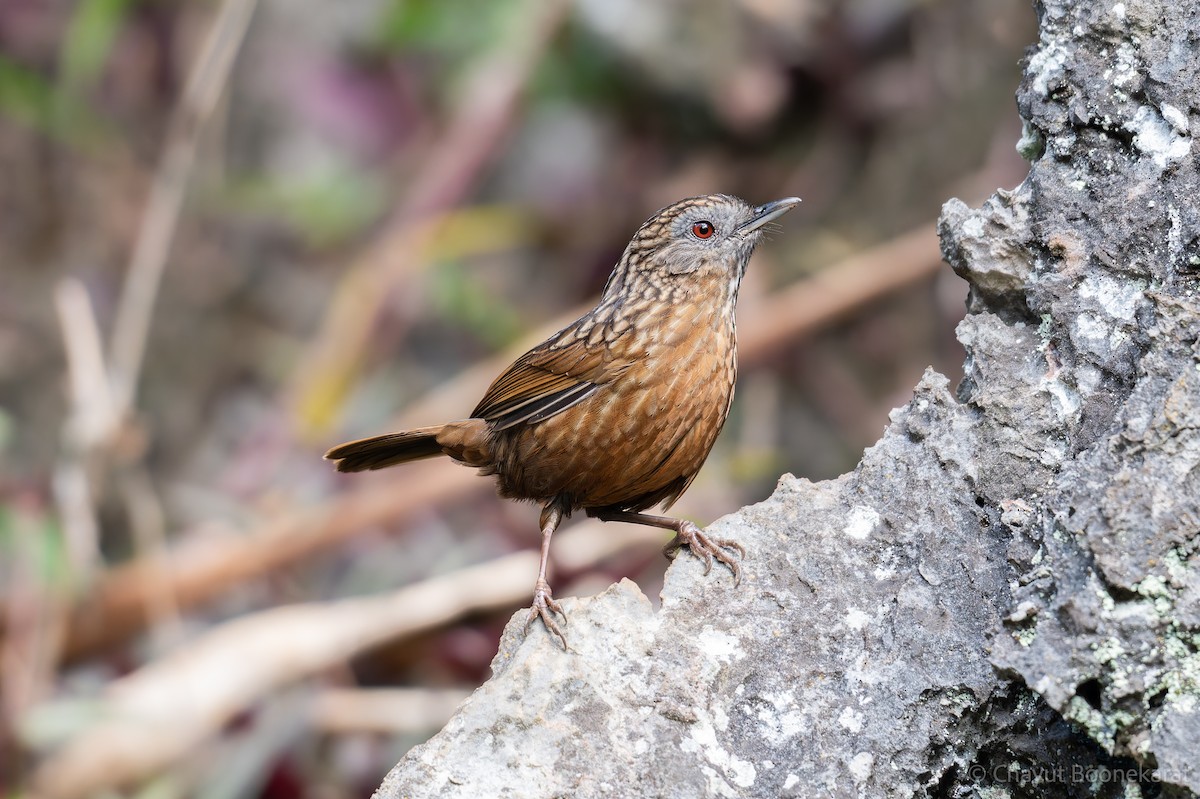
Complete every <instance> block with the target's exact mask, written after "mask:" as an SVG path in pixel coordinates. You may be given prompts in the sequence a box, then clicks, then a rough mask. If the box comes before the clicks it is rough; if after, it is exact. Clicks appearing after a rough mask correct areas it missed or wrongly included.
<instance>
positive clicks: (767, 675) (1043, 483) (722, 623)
mask: <svg viewBox="0 0 1200 799" xmlns="http://www.w3.org/2000/svg"><path fill="white" fill-rule="evenodd" d="M1040 12H1041V37H1040V41H1039V43H1038V45H1037V47H1036V48H1034V49H1033V50H1032V51H1031V53H1030V56H1029V58H1028V61H1027V64H1026V76H1025V80H1024V81H1023V83H1022V86H1021V89H1020V91H1019V93H1018V106H1019V108H1020V110H1021V113H1022V116H1023V118H1024V121H1025V127H1026V134H1027V138H1028V139H1029V140H1030V141H1035V140H1036V141H1038V142H1041V143H1044V147H1043V146H1039V147H1037V148H1027V150H1028V152H1030V153H1031V154H1032V155H1036V160H1035V161H1034V163H1033V164H1032V165H1031V170H1030V174H1029V177H1028V178H1027V179H1026V180H1025V181H1024V182H1023V183H1022V184H1021V185H1020V186H1019V187H1017V188H1016V189H1015V190H1013V191H1011V192H1003V191H1002V192H997V194H996V196H995V197H993V198H992V199H991V200H990V201H989V202H987V203H986V204H985V205H984V206H983V207H982V208H981V209H979V210H972V209H969V208H968V207H966V206H965V205H963V204H962V203H960V202H957V201H951V202H950V203H948V204H947V207H946V211H945V214H944V216H943V219H942V222H941V225H940V226H939V230H940V233H941V236H942V242H943V250H944V252H945V254H946V257H947V260H948V261H949V262H950V263H951V265H952V266H953V268H954V269H955V271H956V272H957V273H958V274H959V275H961V276H962V277H963V278H964V279H966V280H967V281H968V282H969V283H970V284H971V287H972V288H971V295H970V299H969V301H968V309H969V312H970V313H969V315H968V317H967V318H966V319H965V320H964V321H963V323H962V325H961V326H960V328H959V338H960V340H961V341H962V342H963V345H964V347H965V348H966V350H967V362H966V377H965V379H964V381H963V383H962V385H960V386H959V387H958V389H957V392H956V393H954V394H952V393H951V391H950V388H949V386H948V385H947V381H946V380H945V378H943V377H941V376H940V375H937V374H935V373H932V372H930V373H927V374H926V375H925V377H924V378H923V379H922V381H921V383H920V384H919V385H918V386H917V387H916V390H915V392H914V396H913V399H912V401H911V402H910V403H909V404H908V405H907V406H906V407H904V408H902V409H899V410H897V411H895V412H894V413H893V417H892V423H891V425H890V426H889V427H888V429H887V431H886V433H885V434H884V437H883V438H882V440H881V441H880V442H879V443H878V444H876V445H875V446H874V447H872V448H871V449H869V450H868V451H867V452H866V453H864V456H863V460H862V462H861V464H860V465H859V466H858V468H857V469H856V470H855V471H854V472H852V473H851V474H848V475H844V476H843V477H841V478H839V479H837V480H832V481H828V482H824V483H818V484H813V483H810V482H807V481H805V480H800V479H796V478H793V477H790V476H787V477H784V478H783V479H782V480H781V481H780V484H779V487H778V489H777V490H776V492H775V493H774V495H773V496H772V497H771V498H770V499H768V500H767V501H766V502H763V503H761V504H759V505H755V506H752V507H749V508H744V509H742V510H741V511H739V512H738V513H736V514H734V515H732V516H730V517H727V518H725V519H723V520H721V521H719V522H717V523H716V524H715V525H714V526H713V532H714V533H715V534H717V535H719V536H723V537H728V538H733V539H736V540H738V541H739V542H741V543H742V544H743V545H744V546H745V547H746V549H747V552H748V555H747V558H746V561H745V564H744V570H745V575H744V578H743V581H742V584H741V586H740V587H738V588H734V587H733V585H732V581H731V579H730V577H729V574H728V572H726V571H723V570H721V569H716V570H714V571H713V573H711V574H709V575H707V576H706V575H704V574H703V569H702V566H701V564H700V563H699V562H698V561H697V560H696V559H694V558H690V557H687V556H681V557H680V558H678V559H677V560H676V562H675V563H674V564H673V565H672V566H671V568H670V570H669V571H668V574H667V580H666V585H665V587H664V589H663V603H662V608H661V610H659V611H655V610H654V609H652V607H651V605H650V603H649V602H648V601H647V600H646V599H645V597H643V596H642V595H641V594H640V593H639V591H638V589H637V588H636V587H635V586H634V585H633V584H631V583H628V582H622V583H621V584H619V585H616V586H613V587H612V588H611V589H609V590H608V591H606V592H604V593H603V594H601V595H599V596H596V597H592V598H588V599H580V600H569V599H568V600H564V605H565V606H566V609H567V612H568V614H569V616H570V625H569V629H568V631H569V636H570V641H571V645H572V648H573V651H570V652H566V653H564V652H562V651H560V650H559V649H558V648H557V647H556V646H555V645H554V643H553V642H552V641H551V640H550V639H549V637H548V636H547V635H545V634H544V632H543V631H542V630H541V629H540V628H535V630H534V631H533V633H532V634H531V635H530V636H529V637H528V638H525V637H524V636H523V635H522V633H521V626H522V625H523V623H524V612H521V613H519V614H517V616H515V617H514V621H513V623H512V624H510V625H509V629H508V631H507V632H506V634H505V637H504V639H503V641H502V642H501V647H500V652H499V654H498V655H497V656H496V660H495V662H494V664H493V671H494V676H493V677H492V679H491V680H490V681H489V682H488V683H487V684H485V685H484V686H483V687H481V688H480V689H479V690H478V691H477V692H476V693H475V694H474V696H472V698H471V699H470V700H468V702H467V703H466V704H464V705H463V707H462V708H461V709H460V710H459V712H458V713H457V715H456V716H455V717H454V719H453V720H452V721H451V722H450V724H449V725H448V726H447V727H446V729H445V730H443V731H442V732H441V733H439V734H438V735H437V736H435V737H434V738H433V739H432V740H430V741H429V742H428V743H426V744H424V745H422V746H420V747H417V748H416V749H414V750H413V751H412V752H410V753H409V754H408V755H407V756H406V757H405V758H404V759H403V760H402V761H401V762H400V764H399V765H397V766H396V768H395V769H394V770H393V771H392V772H391V774H389V775H388V777H387V779H386V781H385V782H384V784H383V786H382V787H381V788H380V790H379V792H378V794H377V796H378V797H380V798H381V799H392V798H393V797H395V798H396V799H398V798H399V797H410V796H411V797H426V796H430V797H443V796H444V797H458V796H461V797H479V796H488V797H493V796H495V797H502V796H512V797H557V796H574V797H593V796H597V797H598V796H646V797H700V796H738V797H741V796H746V797H786V796H843V795H847V796H849V795H857V796H869V797H909V796H945V797H949V796H956V797H965V796H980V797H983V796H988V797H997V796H1014V797H1015V796H1022V797H1024V796H1028V797H1057V796H1062V797H1082V796H1104V797H1108V796H1111V797H1117V796H1172V797H1180V796H1195V795H1197V793H1198V792H1200V554H1198V553H1200V343H1198V342H1200V212H1198V211H1197V208H1198V205H1200V204H1198V202H1197V198H1198V197H1200V176H1198V174H1197V163H1196V149H1197V148H1196V145H1195V142H1194V140H1193V136H1194V134H1195V132H1196V131H1197V130H1200V116H1198V113H1200V56H1198V55H1197V51H1196V48H1195V46H1194V43H1195V42H1196V41H1198V40H1200V15H1198V14H1196V13H1195V9H1194V8H1192V7H1190V5H1189V4H1180V3H1175V2H1167V0H1162V1H1161V2H1142V1H1141V0H1126V2H1122V3H1112V2H1105V3H1096V2H1073V0H1045V2H1044V3H1043V4H1042V5H1041V7H1040ZM1039 153H1040V154H1039Z"/></svg>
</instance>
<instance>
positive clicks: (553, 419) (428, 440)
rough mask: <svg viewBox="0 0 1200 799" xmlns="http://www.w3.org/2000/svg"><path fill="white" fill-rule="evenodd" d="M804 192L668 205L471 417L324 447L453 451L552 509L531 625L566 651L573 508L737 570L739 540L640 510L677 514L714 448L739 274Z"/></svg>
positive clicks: (365, 463)
mask: <svg viewBox="0 0 1200 799" xmlns="http://www.w3.org/2000/svg"><path fill="white" fill-rule="evenodd" d="M799 202H800V200H799V199H798V198H795V197H789V198H787V199H784V200H779V201H777V202H773V203H767V204H766V205H762V206H759V207H757V208H755V207H751V206H750V205H748V204H746V203H745V202H743V201H742V200H739V199H738V198H736V197H730V196H728V195H724V194H713V195H708V196H706V197H693V198H690V199H686V200H681V201H680V202H677V203H675V204H674V205H670V206H667V207H666V208H664V209H662V210H661V211H659V212H658V213H657V214H655V215H654V216H653V217H651V218H650V219H649V220H647V221H646V222H645V223H644V224H643V225H642V226H641V228H639V229H638V231H637V233H636V234H635V235H634V237H633V240H632V241H630V242H629V246H628V247H627V248H626V249H625V253H624V255H622V256H621V260H620V261H619V262H618V263H617V266H616V268H615V269H614V270H613V273H612V276H611V277H610V278H609V279H608V283H607V285H606V286H605V287H604V293H603V295H602V296H601V298H600V302H599V304H598V305H597V306H596V307H595V308H594V309H592V310H591V311H590V312H588V313H587V314H586V315H584V316H583V317H581V318H580V319H578V320H576V321H575V322H573V323H572V324H570V325H568V326H567V327H565V328H564V329H562V330H560V331H559V332H558V333H555V334H554V335H553V336H551V337H550V338H549V339H547V340H546V341H544V342H542V343H541V344H539V345H538V346H536V347H534V348H533V349H531V350H530V351H529V352H527V353H525V354H524V355H522V356H521V357H520V358H518V359H517V360H516V362H515V363H513V365H512V366H510V367H509V368H508V369H507V370H506V371H505V372H504V373H503V374H501V375H500V376H499V377H498V378H496V381H495V382H494V383H492V385H491V387H490V388H489V389H488V390H487V393H486V394H484V396H483V399H482V400H480V402H479V404H478V405H477V406H476V407H475V410H474V411H472V412H471V414H470V416H469V417H468V418H466V419H463V420H461V421H456V422H450V423H448V424H443V425H435V426H432V427H423V428H419V429H416V430H409V431H405V432H400V433H389V434H387V435H382V436H376V437H374V438H365V439H362V440H359V441H351V442H350V443H348V444H342V445H341V446H338V447H334V448H333V449H331V450H330V451H329V452H328V453H327V454H326V455H325V457H326V458H329V459H331V460H334V461H337V469H338V471H343V472H358V471H363V470H366V469H380V468H383V467H385V466H391V465H393V464H397V463H404V462H405V461H411V460H418V459H420V458H429V457H433V456H435V455H449V456H450V457H451V458H453V459H455V460H457V461H460V462H462V463H465V464H468V465H470V466H475V467H478V468H479V470H480V473H481V474H490V475H496V478H497V481H498V482H499V488H500V494H501V495H502V496H505V497H512V498H514V499H522V500H531V501H534V502H538V503H540V504H541V505H542V515H541V527H542V561H541V569H540V571H539V574H538V579H537V583H536V584H535V587H534V601H533V607H532V608H531V610H530V614H529V622H532V621H533V620H534V619H535V618H539V617H540V618H541V619H542V621H543V622H544V623H545V625H546V627H547V628H548V629H549V630H550V631H551V632H552V633H553V634H555V635H556V636H557V637H558V638H559V640H560V642H561V643H562V644H563V645H564V646H565V645H566V639H565V638H564V637H563V634H562V631H561V629H560V628H559V625H558V623H557V621H556V620H555V619H554V616H553V613H558V614H560V615H562V610H561V609H560V607H559V605H558V603H557V602H555V601H554V599H553V597H552V595H551V592H550V586H549V584H548V583H547V582H546V562H547V558H548V556H549V552H550V537H551V536H552V535H553V533H554V530H555V529H556V528H557V527H558V525H559V523H560V522H561V521H562V519H563V518H564V517H565V516H569V515H570V514H571V512H572V511H574V510H580V509H583V510H584V511H586V512H587V514H588V515H589V516H595V517H597V518H599V519H603V520H605V521H626V522H633V523H636V524H648V525H652V526H655V527H663V528H667V529H672V530H674V531H675V539H674V540H673V541H672V542H671V544H669V545H668V547H667V550H666V551H667V553H668V554H673V553H674V552H676V551H677V550H679V549H680V548H682V547H684V546H686V547H688V548H689V549H690V550H691V551H692V552H693V553H695V554H696V555H697V556H699V557H701V558H703V559H704V561H705V572H706V573H707V572H708V571H709V570H711V568H712V563H713V560H714V559H715V560H717V561H720V562H721V563H724V564H726V565H727V566H728V567H729V568H730V569H731V570H732V572H733V574H734V578H735V580H736V579H737V578H738V577H739V576H740V570H739V566H738V561H737V558H735V557H734V553H736V554H737V555H738V556H743V555H744V554H745V553H744V551H743V549H742V547H741V546H740V545H739V544H737V543H736V542H733V541H726V540H723V539H713V538H709V537H708V536H706V535H705V534H704V533H703V531H701V530H700V529H699V528H698V527H696V525H694V524H692V523H691V522H689V521H685V520H682V519H673V518H669V517H665V516H651V515H648V514H644V513H641V511H643V510H646V509H647V508H651V507H654V506H655V505H659V504H662V505H664V507H666V508H669V507H670V506H671V504H672V503H673V502H674V501H675V500H676V499H678V498H679V496H680V495H681V494H682V493H683V492H684V491H686V490H687V487H688V485H690V484H691V482H692V479H693V478H694V477H695V476H696V473H697V472H698V471H700V467H701V466H702V465H703V464H704V460H705V458H707V457H708V453H709V450H711V449H712V445H713V442H714V441H715V440H716V438H717V434H718V433H719V432H720V430H721V426H722V425H723V424H724V423H725V417H726V415H727V414H728V413H729V405H730V402H731V401H732V400H733V386H734V380H735V378H736V376H737V336H736V330H735V326H734V315H733V309H734V304H735V303H736V301H737V293H738V287H739V285H740V284H741V280H742V275H743V274H744V273H745V270H746V264H747V262H748V261H749V260H750V254H751V253H752V252H753V250H754V247H755V245H756V244H757V243H758V240H759V238H760V237H761V235H762V231H763V229H764V226H765V225H766V224H767V223H768V222H771V221H772V220H774V219H777V218H779V217H780V216H782V215H783V214H784V213H786V212H787V211H789V210H791V209H792V208H793V207H795V206H796V204H797V203H799ZM564 618H565V616H564ZM526 627H528V623H527V624H526Z"/></svg>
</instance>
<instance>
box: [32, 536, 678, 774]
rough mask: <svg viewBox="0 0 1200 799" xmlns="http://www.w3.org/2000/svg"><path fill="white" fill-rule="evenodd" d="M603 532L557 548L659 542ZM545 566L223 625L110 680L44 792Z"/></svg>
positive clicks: (527, 562)
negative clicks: (95, 718) (92, 719)
mask: <svg viewBox="0 0 1200 799" xmlns="http://www.w3.org/2000/svg"><path fill="white" fill-rule="evenodd" d="M600 524H601V523H600V522H594V521H589V522H587V523H584V524H580V525H578V526H576V527H574V528H572V529H570V530H568V531H565V532H563V533H562V534H561V535H562V538H563V539H565V540H562V541H560V542H559V549H560V551H564V550H565V551H572V552H573V553H574V558H575V561H574V563H575V565H576V566H577V567H587V566H591V565H594V564H595V563H597V562H598V561H600V560H601V559H603V558H605V557H609V556H611V555H613V554H616V553H618V552H621V551H623V550H626V549H631V548H635V547H640V548H646V547H648V546H657V545H658V541H657V539H655V538H654V537H653V536H647V535H646V533H645V532H644V531H641V530H632V529H630V530H622V529H614V528H613V527H611V526H608V527H606V528H605V530H604V534H603V535H600V534H597V532H596V530H595V527H597V526H599V525H600ZM580 539H588V540H587V543H586V545H584V543H583V541H582V540H580ZM577 544H579V545H580V546H576V545H577ZM584 553H586V555H585V554H584ZM588 555H590V557H588V558H587V560H586V561H585V560H584V557H586V556H588ZM537 561H538V558H537V554H536V553H535V552H533V551H522V552H516V553H513V554H511V555H505V556H504V557H501V558H497V559H496V560H493V561H490V562H488V563H483V564H479V565H477V566H472V567H469V568H466V569H463V570H461V571H457V572H453V573H450V574H446V575H442V576H439V577H434V578H431V579H428V580H425V581H423V582H420V583H416V584H413V585H409V586H406V587H404V588H401V589H399V590H397V591H394V592H391V593H388V594H383V595H380V596H374V597H360V598H354V599H343V600H338V601H335V602H328V603H310V604H304V605H292V606H288V607H279V608H272V609H270V610H266V611H262V612H259V613H254V614H250V615H247V616H242V617H239V618H237V619H235V620H233V621H230V622H227V623H225V624H223V625H220V626H218V627H216V628H214V629H212V630H210V631H208V632H207V633H205V634H203V635H201V636H199V637H197V638H195V639H193V640H192V641H190V642H188V643H187V644H185V645H183V646H181V647H180V648H179V649H177V650H176V651H175V652H174V653H172V654H171V655H169V656H167V657H164V658H163V659H161V660H158V661H155V662H153V663H151V664H149V665H147V666H145V667H143V668H141V669H139V670H138V671H136V672H134V673H132V674H130V675H129V676H127V677H124V678H122V679H121V680H118V681H116V682H114V683H112V684H111V685H110V686H109V688H108V690H107V692H106V695H105V697H104V699H103V700H102V702H103V709H102V712H101V713H100V714H99V717H100V719H101V720H100V721H99V722H98V723H97V724H96V725H94V726H92V727H90V728H88V729H86V730H84V731H83V732H81V733H79V734H78V735H76V736H74V737H73V738H72V740H71V741H69V742H68V743H67V744H66V745H65V746H64V747H63V748H62V749H61V750H59V751H58V752H56V753H55V754H53V755H51V756H50V757H49V758H47V760H46V761H45V762H44V763H43V764H42V766H41V767H40V768H39V770H38V774H37V777H36V780H35V784H36V787H37V789H38V791H39V793H41V794H43V795H45V796H48V797H64V798H65V797H78V796H85V795H92V794H95V793H97V792H100V791H103V790H105V789H107V788H112V787H115V786H119V785H124V784H128V783H130V782H133V781H136V780H138V779H140V778H142V777H145V776H148V775H150V774H154V773H156V772H158V771H159V770H161V769H163V768H165V767H166V766H168V765H169V764H170V763H172V762H174V761H176V760H178V759H180V758H182V757H183V756H185V755H186V754H188V753H189V752H190V751H191V750H192V749H193V748H194V747H195V746H197V745H199V744H200V743H202V742H203V741H204V740H206V739H207V738H208V737H210V736H212V735H213V734H215V733H217V732H218V731H220V729H221V728H222V726H223V725H224V724H226V723H227V722H228V721H229V720H230V719H232V718H233V717H234V716H235V715H236V714H238V713H239V712H242V711H243V710H245V709H246V708H248V707H250V706H251V705H252V704H253V703H255V702H257V701H259V700H261V699H262V698H263V697H265V696H269V695H270V694H271V693H272V692H274V691H276V690H277V689H279V688H280V687H282V686H284V685H286V684H288V683H291V682H294V681H296V680H299V679H301V678H303V677H306V676H309V675H312V674H314V673H317V672H320V671H322V670H324V669H327V668H329V667H331V666H333V665H336V664H339V663H344V662H346V661H347V660H348V659H350V658H352V657H354V656H355V655H358V654H360V653H362V652H364V651H366V650H368V649H370V648H372V647H374V646H378V645H379V644H382V643H384V642H385V641H391V640H395V639H397V638H401V637H404V636H408V635H412V634H414V633H417V632H420V631H422V630H427V629H430V628H433V627H437V626H440V625H443V624H446V623H447V622H449V621H451V620H453V619H456V618H459V617H461V616H463V615H466V614H468V613H473V612H479V611H488V610H495V609H498V608H505V607H511V606H513V605H517V604H520V603H521V602H523V601H524V600H525V599H526V598H527V597H528V594H529V592H530V590H531V575H534V574H535V573H536V571H537ZM564 601H565V602H566V603H568V605H569V603H570V602H571V601H572V600H570V599H567V600H564ZM533 634H534V635H538V634H541V633H540V629H535V630H534V631H533Z"/></svg>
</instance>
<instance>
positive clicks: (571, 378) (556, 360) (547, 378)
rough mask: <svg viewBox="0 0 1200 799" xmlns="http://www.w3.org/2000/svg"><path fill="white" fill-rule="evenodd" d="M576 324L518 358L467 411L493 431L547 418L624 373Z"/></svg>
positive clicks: (601, 344)
mask: <svg viewBox="0 0 1200 799" xmlns="http://www.w3.org/2000/svg"><path fill="white" fill-rule="evenodd" d="M577 327H578V323H576V325H573V326H572V327H569V328H567V329H566V330H564V331H562V332H561V333H559V334H558V335H556V336H554V337H552V338H551V339H550V340H549V341H547V342H545V343H544V344H541V345H539V346H537V347H535V348H534V349H532V350H530V351H529V352H527V353H525V354H524V355H522V356H521V357H520V358H518V359H517V360H516V362H514V363H513V365H512V366H510V367H508V369H507V370H505V372H504V373H503V374H501V375H500V376H499V377H497V378H496V380H495V381H494V382H493V383H492V385H491V387H490V388H489V389H488V390H487V393H486V394H484V395H483V399H482V400H480V401H479V405H477V406H476V407H475V410H474V411H473V412H472V413H471V416H473V417H475V418H477V419H487V420H488V421H489V422H491V423H492V427H493V429H496V430H504V429H505V428H508V427H512V426H514V425H518V424H522V423H524V424H532V423H534V422H540V421H542V420H544V419H549V418H550V417H551V416H555V415H556V414H560V413H562V412H563V411H565V410H567V409H568V408H570V407H572V406H574V405H577V404H578V403H580V402H583V401H584V400H585V399H587V398H588V397H590V396H591V395H592V394H593V393H594V392H595V391H596V390H597V389H598V388H599V387H600V386H602V385H604V384H605V383H608V382H609V381H611V380H612V379H613V378H615V377H617V375H619V374H620V373H621V372H623V371H624V370H625V367H626V366H627V364H625V363H622V362H620V360H619V359H614V358H613V357H612V352H611V350H610V349H609V348H608V346H607V345H606V344H605V343H604V342H602V341H596V342H591V343H590V342H589V340H588V337H585V336H582V335H580V331H579V330H578V329H577Z"/></svg>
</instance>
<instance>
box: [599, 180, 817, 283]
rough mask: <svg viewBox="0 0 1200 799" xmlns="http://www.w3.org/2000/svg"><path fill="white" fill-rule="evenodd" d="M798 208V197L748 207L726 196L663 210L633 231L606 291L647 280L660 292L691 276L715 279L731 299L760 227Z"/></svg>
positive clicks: (685, 202) (693, 200)
mask: <svg viewBox="0 0 1200 799" xmlns="http://www.w3.org/2000/svg"><path fill="white" fill-rule="evenodd" d="M799 203H800V198H799V197H787V198H785V199H782V200H776V201H775V202H770V203H766V204H765V205H759V206H753V205H750V204H749V203H747V202H746V201H745V200H741V199H739V198H737V197H732V196H730V195H728V194H708V195H705V196H703V197H689V198H688V199H686V200H680V201H679V202H677V203H674V204H672V205H668V206H667V207H666V208H663V209H662V210H661V211H659V212H658V213H656V214H655V215H654V216H652V217H650V218H649V219H647V220H646V221H645V222H644V223H643V224H642V226H641V227H640V228H638V231H637V233H635V234H634V237H633V239H632V240H631V241H630V242H629V247H628V248H626V250H625V254H624V255H623V256H622V257H621V263H620V264H618V265H617V269H616V271H614V272H613V277H612V279H610V281H609V284H610V288H612V289H618V288H622V287H623V288H624V289H625V290H630V289H632V288H633V287H634V286H635V285H636V284H641V283H643V282H644V281H646V280H652V281H659V282H661V283H663V284H665V285H661V286H660V288H664V289H665V288H670V287H671V284H672V283H674V282H676V280H678V279H685V280H686V279H687V278H688V276H695V277H697V278H706V279H714V278H715V279H718V280H720V281H721V282H722V283H724V284H726V285H731V286H732V288H733V291H734V292H735V293H736V290H737V284H738V283H740V282H741V279H742V275H743V274H745V271H746V264H747V262H749V260H750V254H751V253H752V252H754V247H755V245H757V244H758V241H759V239H760V238H761V237H762V234H763V233H764V231H765V230H766V225H767V224H768V223H770V222H772V221H774V220H776V219H778V218H779V217H781V216H783V215H784V214H786V213H787V212H788V211H790V210H791V209H793V208H795V207H796V205H798V204H799ZM606 293H607V292H606Z"/></svg>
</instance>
